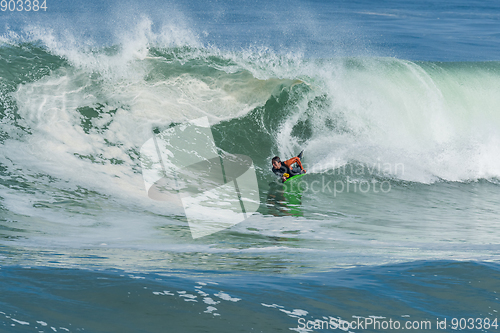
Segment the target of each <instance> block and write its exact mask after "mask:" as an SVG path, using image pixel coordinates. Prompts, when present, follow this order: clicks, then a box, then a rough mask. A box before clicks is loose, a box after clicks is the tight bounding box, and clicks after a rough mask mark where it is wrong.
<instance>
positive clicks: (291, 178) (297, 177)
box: [285, 173, 306, 183]
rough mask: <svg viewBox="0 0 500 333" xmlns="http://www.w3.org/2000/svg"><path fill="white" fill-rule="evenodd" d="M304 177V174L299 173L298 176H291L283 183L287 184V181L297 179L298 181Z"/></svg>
mask: <svg viewBox="0 0 500 333" xmlns="http://www.w3.org/2000/svg"><path fill="white" fill-rule="evenodd" d="M305 175H306V174H305V173H301V174H300V175H295V176H292V177H290V178H288V179H287V180H285V183H287V182H289V181H293V180H297V179H299V178H300V177H302V176H305Z"/></svg>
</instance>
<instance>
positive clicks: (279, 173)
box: [272, 152, 304, 178]
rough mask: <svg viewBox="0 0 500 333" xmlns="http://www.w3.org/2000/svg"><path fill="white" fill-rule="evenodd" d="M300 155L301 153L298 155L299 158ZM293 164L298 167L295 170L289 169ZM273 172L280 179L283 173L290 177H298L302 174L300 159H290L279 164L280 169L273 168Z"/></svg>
mask: <svg viewBox="0 0 500 333" xmlns="http://www.w3.org/2000/svg"><path fill="white" fill-rule="evenodd" d="M301 155H302V152H301V153H300V154H299V156H301ZM293 163H297V164H298V165H299V166H298V167H295V168H291V167H290V166H291V165H292V164H293ZM272 170H273V172H274V173H275V174H276V175H277V176H278V177H280V178H281V177H282V176H283V175H284V174H285V173H288V174H289V175H290V177H292V176H296V175H300V174H301V173H304V172H303V171H302V163H300V157H292V158H291V159H289V160H287V161H284V162H281V168H279V169H276V168H274V167H273V169H272Z"/></svg>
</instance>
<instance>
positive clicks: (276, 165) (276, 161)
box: [271, 156, 281, 169]
mask: <svg viewBox="0 0 500 333" xmlns="http://www.w3.org/2000/svg"><path fill="white" fill-rule="evenodd" d="M271 163H272V165H273V167H274V168H275V169H279V168H281V160H280V158H279V157H278V156H274V157H273V159H272V160H271Z"/></svg>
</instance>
